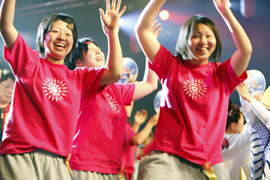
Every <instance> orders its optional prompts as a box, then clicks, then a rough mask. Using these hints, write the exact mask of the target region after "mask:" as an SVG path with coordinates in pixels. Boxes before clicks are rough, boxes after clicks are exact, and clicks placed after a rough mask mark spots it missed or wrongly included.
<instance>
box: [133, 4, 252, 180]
mask: <svg viewBox="0 0 270 180" xmlns="http://www.w3.org/2000/svg"><path fill="white" fill-rule="evenodd" d="M165 2H166V1H165V0H151V1H150V2H149V3H148V4H147V6H146V7H145V9H144V10H143V12H142V13H141V15H140V17H139V20H138V22H137V25H136V27H135V31H136V35H137V39H138V41H139V43H140V46H141V48H142V50H143V51H144V53H145V55H146V56H147V57H148V59H149V61H150V65H149V67H150V68H151V69H152V70H154V71H155V72H156V74H157V75H158V77H159V80H160V82H161V84H162V89H163V92H164V93H163V95H162V96H161V103H160V116H159V120H158V124H157V127H156V134H155V140H154V148H153V149H154V151H152V153H151V154H150V155H149V156H148V157H147V158H145V159H144V160H143V162H141V164H140V172H139V179H143V180H148V179H162V180H166V179H168V180H169V179H200V180H201V179H208V177H207V175H206V174H207V173H206V172H205V171H207V170H209V169H210V168H211V166H212V165H213V170H214V172H215V174H216V176H217V178H218V179H219V180H223V179H230V175H229V172H228V171H227V170H226V167H225V165H224V163H223V160H222V155H221V143H222V139H223V136H224V129H225V127H226V121H224V119H226V117H227V110H228V103H229V97H230V94H231V93H232V92H233V91H234V89H235V87H236V86H237V85H238V84H239V83H240V82H242V81H243V80H244V79H246V77H247V74H246V67H247V65H248V63H249V60H250V56H251V52H252V47H251V43H250V41H249V39H248V37H247V35H246V33H245V31H244V30H243V28H242V27H241V25H240V24H239V23H238V21H237V20H236V18H235V17H234V15H233V13H232V11H231V10H230V8H229V5H228V4H229V0H213V2H214V4H215V7H216V9H217V11H218V12H219V14H220V15H221V16H222V18H223V19H224V21H225V23H226V24H227V26H228V29H229V30H230V32H231V35H232V37H233V39H234V43H235V45H236V50H235V52H234V53H233V54H232V56H231V57H230V58H229V59H228V60H226V61H224V62H222V63H219V62H217V61H218V60H219V58H220V56H221V52H222V43H221V39H220V36H219V32H218V29H217V27H216V25H215V23H214V22H213V21H212V20H211V19H209V18H208V17H204V16H200V15H196V16H193V17H191V18H190V19H188V20H187V21H186V22H185V23H184V24H183V25H182V27H181V29H180V33H179V38H178V40H177V44H176V55H173V54H171V53H170V52H169V51H168V50H167V49H166V48H165V47H164V46H162V45H161V44H160V43H159V41H158V40H157V39H156V38H155V37H154V35H153V34H151V25H152V23H153V22H154V20H155V18H156V16H157V14H158V12H159V10H160V9H161V7H162V6H163V4H164V3H165Z"/></svg>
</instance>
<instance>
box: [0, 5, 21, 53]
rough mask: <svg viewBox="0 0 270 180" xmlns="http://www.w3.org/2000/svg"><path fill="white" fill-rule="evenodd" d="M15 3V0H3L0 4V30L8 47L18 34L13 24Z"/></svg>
mask: <svg viewBox="0 0 270 180" xmlns="http://www.w3.org/2000/svg"><path fill="white" fill-rule="evenodd" d="M15 5H16V0H3V1H2V4H1V17H0V31H1V35H2V38H3V40H4V42H5V45H6V46H7V48H8V49H12V47H13V44H14V42H15V40H16V38H17V35H18V33H17V30H16V29H15V27H14V25H13V22H14V14H15Z"/></svg>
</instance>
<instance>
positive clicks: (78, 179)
mask: <svg viewBox="0 0 270 180" xmlns="http://www.w3.org/2000/svg"><path fill="white" fill-rule="evenodd" d="M72 173H73V177H71V180H120V177H119V175H117V174H101V173H96V172H91V171H77V170H72Z"/></svg>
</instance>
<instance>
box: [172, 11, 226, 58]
mask: <svg viewBox="0 0 270 180" xmlns="http://www.w3.org/2000/svg"><path fill="white" fill-rule="evenodd" d="M198 24H204V25H206V26H208V27H209V28H210V29H211V30H212V31H213V33H214V35H215V38H216V41H217V44H216V48H215V50H214V52H213V53H212V55H211V56H210V58H209V60H210V61H214V62H215V63H216V62H217V61H219V59H220V56H221V52H222V42H221V38H220V35H219V31H218V28H217V26H216V24H215V23H214V22H213V21H212V20H211V19H209V18H208V17H205V16H201V15H196V16H192V17H191V18H189V19H188V20H187V21H186V22H185V23H184V25H183V26H182V27H181V28H180V31H179V36H178V40H177V44H176V47H175V51H176V54H177V55H178V57H180V59H181V60H182V62H183V60H184V59H191V54H190V51H189V49H188V40H189V38H190V37H191V36H192V32H193V29H194V27H195V26H196V25H198Z"/></svg>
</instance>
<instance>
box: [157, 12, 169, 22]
mask: <svg viewBox="0 0 270 180" xmlns="http://www.w3.org/2000/svg"><path fill="white" fill-rule="evenodd" d="M169 16H170V14H169V12H168V11H167V10H162V11H161V12H160V13H159V17H160V19H162V20H163V21H166V20H167V19H168V18H169Z"/></svg>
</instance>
